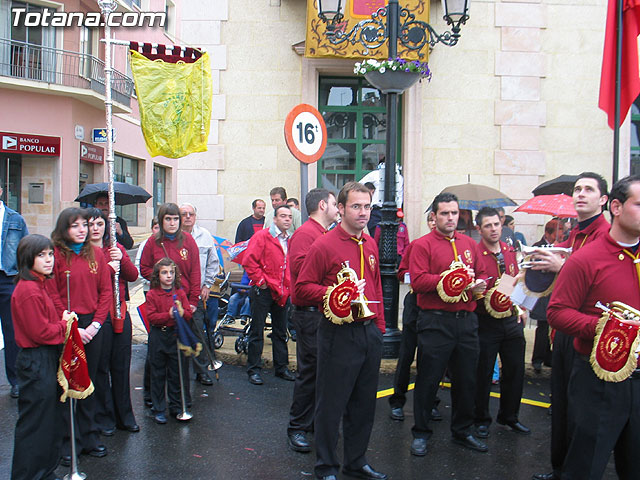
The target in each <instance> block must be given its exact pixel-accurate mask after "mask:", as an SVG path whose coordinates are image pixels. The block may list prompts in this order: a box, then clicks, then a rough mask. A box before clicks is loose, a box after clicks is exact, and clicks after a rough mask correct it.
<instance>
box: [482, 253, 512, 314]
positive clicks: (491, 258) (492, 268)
mask: <svg viewBox="0 0 640 480" xmlns="http://www.w3.org/2000/svg"><path fill="white" fill-rule="evenodd" d="M500 251H501V252H502V255H503V257H504V273H506V274H507V275H511V276H512V277H515V276H516V275H517V274H518V260H517V259H516V252H514V251H513V250H512V249H511V248H510V247H509V246H508V245H507V244H506V243H504V242H502V241H501V242H500ZM478 264H480V265H481V266H482V267H481V268H482V270H483V271H484V272H485V274H486V275H487V277H491V278H488V279H487V290H486V291H489V290H490V289H492V288H493V287H494V286H495V284H496V281H498V280H500V277H501V276H502V273H500V266H499V261H498V257H496V255H495V254H494V253H493V252H491V251H490V250H489V249H488V248H487V246H486V245H485V244H484V242H483V241H482V240H480V241H479V242H478ZM477 312H478V313H479V314H482V315H491V314H490V313H488V312H487V310H486V309H485V306H484V302H478V310H477Z"/></svg>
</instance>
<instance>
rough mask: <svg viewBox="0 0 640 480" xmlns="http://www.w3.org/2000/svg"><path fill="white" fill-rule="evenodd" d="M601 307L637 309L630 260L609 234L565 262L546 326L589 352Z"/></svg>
mask: <svg viewBox="0 0 640 480" xmlns="http://www.w3.org/2000/svg"><path fill="white" fill-rule="evenodd" d="M598 301H600V302H602V303H603V304H605V305H606V304H607V303H611V302H614V301H619V302H623V303H626V304H627V305H630V306H631V307H633V308H637V309H640V286H639V284H638V274H637V272H636V267H635V265H634V263H633V259H632V258H631V257H629V256H628V255H627V254H626V253H624V248H623V247H621V246H620V245H618V243H617V242H616V241H615V240H614V239H613V238H611V236H610V235H609V234H607V235H604V236H600V237H599V238H598V239H596V240H595V241H593V242H590V243H589V244H588V245H586V246H584V247H583V248H581V249H580V250H579V251H578V252H576V253H574V254H572V255H571V256H570V257H569V259H568V260H567V261H566V262H565V264H564V266H563V267H562V270H560V274H559V275H558V280H557V282H556V285H555V288H554V289H553V293H552V294H551V300H550V301H549V306H548V307H547V318H548V321H549V325H551V326H552V327H554V328H557V329H558V330H560V331H562V332H564V333H566V334H567V335H571V336H574V337H575V339H574V342H573V344H574V347H575V349H576V351H577V352H579V353H582V354H584V355H588V354H589V353H591V349H592V347H593V338H594V337H595V328H596V324H597V323H598V319H599V318H600V316H601V315H602V310H600V309H599V308H596V306H595V305H596V302H598Z"/></svg>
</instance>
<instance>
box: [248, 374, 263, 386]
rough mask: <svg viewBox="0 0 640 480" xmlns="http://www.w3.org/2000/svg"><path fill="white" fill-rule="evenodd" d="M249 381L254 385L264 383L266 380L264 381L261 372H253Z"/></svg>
mask: <svg viewBox="0 0 640 480" xmlns="http://www.w3.org/2000/svg"><path fill="white" fill-rule="evenodd" d="M249 383H251V384H253V385H262V384H263V383H264V382H263V381H262V377H261V376H260V374H259V373H252V374H250V375H249Z"/></svg>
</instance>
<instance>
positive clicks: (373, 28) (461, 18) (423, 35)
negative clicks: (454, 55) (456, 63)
mask: <svg viewBox="0 0 640 480" xmlns="http://www.w3.org/2000/svg"><path fill="white" fill-rule="evenodd" d="M441 1H442V9H443V11H444V16H443V19H444V20H446V22H447V25H450V26H451V31H446V32H444V33H442V34H438V33H437V32H436V31H435V30H434V29H433V27H432V26H431V25H429V24H428V23H426V22H422V21H419V20H416V19H415V15H414V14H412V13H411V12H410V11H409V10H407V9H406V8H399V12H398V20H397V26H396V28H391V25H389V24H388V22H386V21H385V17H387V16H388V14H389V8H390V5H387V6H386V7H382V8H380V9H378V10H377V11H376V12H374V13H373V14H372V15H371V18H368V19H365V20H362V21H360V22H358V23H357V24H356V25H355V26H354V27H353V28H352V29H351V30H349V31H346V30H345V28H346V27H347V24H346V22H343V19H344V8H345V3H346V2H347V0H318V17H319V18H320V19H321V20H322V21H323V22H325V23H326V24H327V30H326V36H327V39H328V40H329V41H330V42H331V43H333V44H335V45H337V44H340V43H345V42H349V43H351V44H352V45H355V44H356V43H360V44H361V45H363V46H364V47H365V49H367V50H372V49H375V48H378V47H380V46H381V45H383V44H384V42H385V41H386V40H387V39H392V38H393V37H394V36H397V40H399V41H400V43H401V44H402V46H403V47H405V48H407V49H408V50H412V51H416V52H419V51H420V50H421V49H422V48H423V47H424V46H425V45H426V44H429V46H430V47H434V46H435V45H436V44H437V43H443V44H444V45H448V46H450V47H452V46H454V45H455V44H457V43H458V38H460V26H461V25H464V24H465V23H466V21H467V20H468V19H469V15H468V12H469V2H470V0H441ZM391 3H396V2H389V4H391ZM419 56H420V57H422V54H419Z"/></svg>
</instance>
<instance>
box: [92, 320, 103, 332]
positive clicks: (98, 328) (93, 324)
mask: <svg viewBox="0 0 640 480" xmlns="http://www.w3.org/2000/svg"><path fill="white" fill-rule="evenodd" d="M91 326H93V328H95V329H96V331H98V330H100V328H102V324H101V323H100V322H91Z"/></svg>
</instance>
